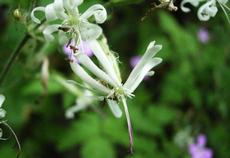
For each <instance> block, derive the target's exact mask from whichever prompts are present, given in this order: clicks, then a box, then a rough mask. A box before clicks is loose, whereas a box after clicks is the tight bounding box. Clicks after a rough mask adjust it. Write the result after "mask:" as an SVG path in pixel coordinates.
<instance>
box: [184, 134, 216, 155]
mask: <svg viewBox="0 0 230 158" xmlns="http://www.w3.org/2000/svg"><path fill="white" fill-rule="evenodd" d="M206 142H207V138H206V136H205V135H204V134H200V135H198V137H197V142H196V143H192V144H190V145H189V154H190V155H191V157H192V158H212V156H213V151H212V150H211V149H210V148H207V147H205V145H206Z"/></svg>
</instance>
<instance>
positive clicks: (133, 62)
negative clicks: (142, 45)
mask: <svg viewBox="0 0 230 158" xmlns="http://www.w3.org/2000/svg"><path fill="white" fill-rule="evenodd" d="M140 60H141V57H140V56H138V55H136V56H133V57H132V58H131V59H130V66H131V67H132V68H134V67H135V66H136V65H137V64H138V62H139V61H140Z"/></svg>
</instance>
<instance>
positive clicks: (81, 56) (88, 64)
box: [76, 53, 116, 86]
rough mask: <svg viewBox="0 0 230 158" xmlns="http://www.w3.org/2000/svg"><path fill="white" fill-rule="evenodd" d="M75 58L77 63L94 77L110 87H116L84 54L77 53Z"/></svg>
mask: <svg viewBox="0 0 230 158" xmlns="http://www.w3.org/2000/svg"><path fill="white" fill-rule="evenodd" d="M76 56H77V59H78V60H79V62H80V63H81V64H82V65H83V66H85V67H86V68H87V69H88V70H90V71H91V72H92V73H93V74H94V75H96V76H97V77H99V78H100V79H102V80H104V81H106V82H107V83H109V84H111V85H112V86H116V83H114V82H113V80H112V79H111V78H110V77H109V76H108V75H107V74H106V73H105V72H104V71H102V70H101V69H100V68H98V66H97V65H95V64H94V63H93V62H92V60H91V59H90V58H89V57H88V56H87V55H86V54H84V53H78V54H77V55H76Z"/></svg>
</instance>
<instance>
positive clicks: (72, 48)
mask: <svg viewBox="0 0 230 158" xmlns="http://www.w3.org/2000/svg"><path fill="white" fill-rule="evenodd" d="M69 48H70V49H71V50H72V51H73V52H74V53H75V52H76V51H77V50H78V48H77V47H75V46H73V45H70V46H69Z"/></svg>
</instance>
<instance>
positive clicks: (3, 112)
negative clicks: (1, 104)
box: [0, 108, 6, 119]
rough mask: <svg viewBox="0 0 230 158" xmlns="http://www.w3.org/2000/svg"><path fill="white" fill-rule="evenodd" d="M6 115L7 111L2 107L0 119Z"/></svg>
mask: <svg viewBox="0 0 230 158" xmlns="http://www.w3.org/2000/svg"><path fill="white" fill-rule="evenodd" d="M5 116H6V111H5V110H4V109H1V108H0V119H2V118H4V117H5Z"/></svg>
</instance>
